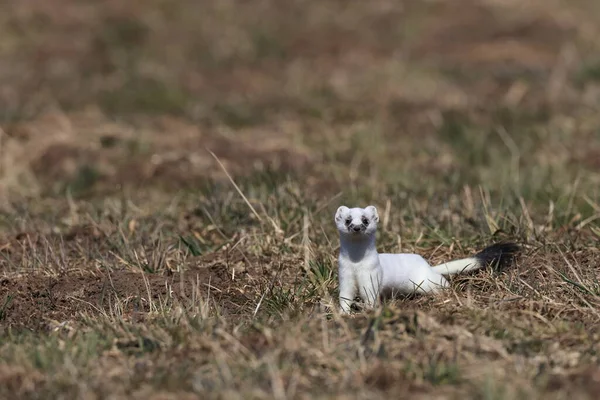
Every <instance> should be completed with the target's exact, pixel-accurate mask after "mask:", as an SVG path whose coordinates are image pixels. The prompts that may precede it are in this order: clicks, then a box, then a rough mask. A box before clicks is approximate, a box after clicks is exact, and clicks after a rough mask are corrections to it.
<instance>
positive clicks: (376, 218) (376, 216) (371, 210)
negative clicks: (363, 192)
mask: <svg viewBox="0 0 600 400" xmlns="http://www.w3.org/2000/svg"><path fill="white" fill-rule="evenodd" d="M365 210H366V211H367V212H368V213H369V214H371V218H373V221H375V222H379V214H378V213H377V208H375V206H368V207H367V208H365Z"/></svg>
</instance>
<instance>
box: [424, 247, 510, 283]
mask: <svg viewBox="0 0 600 400" xmlns="http://www.w3.org/2000/svg"><path fill="white" fill-rule="evenodd" d="M518 251H519V246H518V245H517V244H516V243H496V244H493V245H491V246H488V247H486V248H485V249H483V250H481V251H480V252H479V253H477V254H475V256H473V257H469V258H463V259H460V260H454V261H449V262H447V263H444V264H440V265H436V266H435V267H433V270H434V271H435V272H438V273H440V274H442V275H454V274H458V273H461V272H468V271H473V270H475V269H479V268H483V267H485V266H487V265H489V264H492V265H493V266H494V267H495V268H498V269H501V268H504V267H506V266H508V265H509V264H510V263H512V261H513V259H514V257H515V256H516V254H517V252H518Z"/></svg>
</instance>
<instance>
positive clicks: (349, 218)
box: [335, 206, 379, 238]
mask: <svg viewBox="0 0 600 400" xmlns="http://www.w3.org/2000/svg"><path fill="white" fill-rule="evenodd" d="M378 222H379V215H378V214H377V209H376V208H375V207H374V206H368V207H366V208H359V207H355V208H348V207H346V206H341V207H340V208H338V209H337V211H336V213H335V224H336V226H337V228H338V231H339V232H340V234H341V235H348V236H351V237H357V238H358V237H360V236H363V235H364V236H366V235H372V234H374V233H375V231H376V230H377V223H378Z"/></svg>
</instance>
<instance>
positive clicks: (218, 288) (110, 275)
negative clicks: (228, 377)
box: [0, 255, 251, 331]
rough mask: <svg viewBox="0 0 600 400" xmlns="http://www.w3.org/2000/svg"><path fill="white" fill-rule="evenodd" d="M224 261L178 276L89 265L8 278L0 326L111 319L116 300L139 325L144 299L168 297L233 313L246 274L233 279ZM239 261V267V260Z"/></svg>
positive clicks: (203, 262) (146, 308) (200, 264)
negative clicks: (105, 316)
mask: <svg viewBox="0 0 600 400" xmlns="http://www.w3.org/2000/svg"><path fill="white" fill-rule="evenodd" d="M217 259H218V260H219V261H217ZM224 260H226V258H225V257H224V256H223V255H221V257H217V256H215V255H211V257H210V258H208V259H202V258H200V259H199V260H197V263H195V265H193V266H191V267H190V268H188V269H186V270H185V271H184V272H183V273H164V274H163V273H157V274H152V273H142V272H135V271H131V270H119V269H115V270H111V271H103V270H98V269H96V268H93V267H91V268H88V269H79V270H77V271H66V272H64V273H60V274H55V275H48V276H43V275H41V274H33V273H30V274H27V273H25V274H10V276H5V277H3V278H2V279H1V280H0V299H1V300H0V301H2V305H3V307H2V318H1V320H0V327H1V328H2V330H5V329H8V328H11V329H17V330H19V329H29V330H35V331H38V330H47V329H51V328H52V327H56V326H59V325H60V324H61V323H64V322H69V321H75V322H77V321H81V318H82V313H93V314H97V313H102V314H108V315H113V316H114V315H115V314H114V312H115V311H114V307H115V304H116V302H120V304H122V305H123V306H124V308H123V318H124V319H130V320H132V321H143V319H144V318H146V317H147V316H148V312H150V311H152V309H151V307H150V305H149V302H148V298H149V297H150V299H151V301H152V302H155V303H156V304H158V302H159V300H162V301H165V300H166V299H168V298H171V299H172V300H174V301H181V302H182V303H183V304H189V303H190V302H191V301H192V300H191V299H193V298H196V299H198V297H194V296H201V297H202V299H204V300H206V299H207V298H208V299H209V303H211V302H216V303H217V304H219V309H220V310H221V312H222V313H223V314H224V315H236V314H239V313H241V312H243V311H245V310H246V307H248V303H249V301H250V300H251V299H250V298H248V297H247V295H245V294H244V288H243V285H242V283H243V282H244V275H245V274H246V273H245V271H244V268H238V272H237V273H236V275H235V276H234V279H235V280H233V279H232V275H231V272H230V269H229V268H228V267H227V265H225V263H224ZM238 262H240V263H243V261H242V260H241V259H240V260H238ZM234 264H235V263H234ZM198 285H199V286H200V287H198ZM209 286H210V288H209ZM197 301H200V299H198V300H197Z"/></svg>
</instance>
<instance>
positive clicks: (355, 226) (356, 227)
mask: <svg viewBox="0 0 600 400" xmlns="http://www.w3.org/2000/svg"><path fill="white" fill-rule="evenodd" d="M352 229H353V230H354V232H358V231H360V226H359V225H354V227H353V228H352Z"/></svg>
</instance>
